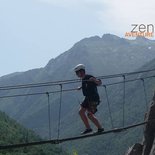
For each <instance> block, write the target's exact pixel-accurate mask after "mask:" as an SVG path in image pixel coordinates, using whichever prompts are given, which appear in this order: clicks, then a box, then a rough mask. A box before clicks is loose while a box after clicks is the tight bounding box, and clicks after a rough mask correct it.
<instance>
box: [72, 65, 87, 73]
mask: <svg viewBox="0 0 155 155" xmlns="http://www.w3.org/2000/svg"><path fill="white" fill-rule="evenodd" d="M81 69H83V70H85V66H84V65H83V64H78V65H77V66H75V67H74V71H75V72H77V71H79V70H81Z"/></svg>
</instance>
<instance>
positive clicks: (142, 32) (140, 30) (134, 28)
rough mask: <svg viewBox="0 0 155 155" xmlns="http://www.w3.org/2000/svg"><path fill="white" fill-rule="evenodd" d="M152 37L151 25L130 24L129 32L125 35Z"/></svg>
mask: <svg viewBox="0 0 155 155" xmlns="http://www.w3.org/2000/svg"><path fill="white" fill-rule="evenodd" d="M138 36H142V37H154V25H153V24H131V31H130V32H126V33H125V37H138Z"/></svg>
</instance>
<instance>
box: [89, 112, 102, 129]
mask: <svg viewBox="0 0 155 155" xmlns="http://www.w3.org/2000/svg"><path fill="white" fill-rule="evenodd" d="M87 115H88V118H89V119H90V120H91V121H92V122H93V123H94V124H95V125H96V127H97V128H98V129H102V126H101V124H100V122H99V121H98V119H97V118H96V117H95V115H94V114H92V113H91V112H88V114H87Z"/></svg>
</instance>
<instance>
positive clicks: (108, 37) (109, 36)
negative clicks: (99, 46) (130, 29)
mask: <svg viewBox="0 0 155 155" xmlns="http://www.w3.org/2000/svg"><path fill="white" fill-rule="evenodd" d="M102 39H105V40H119V39H121V38H120V37H118V36H116V35H113V34H110V33H107V34H104V35H103V36H102Z"/></svg>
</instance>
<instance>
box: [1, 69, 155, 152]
mask: <svg viewBox="0 0 155 155" xmlns="http://www.w3.org/2000/svg"><path fill="white" fill-rule="evenodd" d="M149 73H150V74H149ZM142 74H145V76H141V75H142ZM130 75H133V78H127V77H128V76H130ZM97 78H99V79H101V80H103V81H104V80H106V79H110V82H108V83H104V82H103V85H102V86H100V87H102V88H104V91H105V96H106V100H107V108H108V112H109V117H110V124H111V129H110V130H107V131H104V132H101V133H91V134H87V135H80V136H74V137H67V138H60V128H61V125H60V121H61V112H62V94H63V92H73V91H75V90H77V88H68V89H63V86H64V85H67V84H72V83H79V82H81V80H79V79H73V80H64V81H54V82H44V83H30V84H23V85H10V86H1V87H0V91H1V92H2V91H6V90H7V91H10V90H16V89H17V90H20V89H26V88H39V87H40V88H42V87H48V86H50V87H52V86H59V87H60V90H56V91H45V92H34V93H23V94H22V93H19V94H13V95H2V96H0V99H8V98H15V97H26V96H36V95H46V96H47V102H48V130H49V140H44V141H37V142H27V143H20V144H7V145H0V150H3V149H14V148H20V147H28V146H34V145H43V144H59V143H64V142H67V141H73V140H78V139H84V138H89V137H95V136H100V135H105V134H110V133H119V132H122V131H126V130H129V129H131V128H135V127H138V126H142V125H145V124H147V123H148V121H144V122H139V123H136V124H131V125H127V126H125V119H124V118H125V103H126V84H127V83H130V82H133V81H141V82H142V87H143V91H144V98H145V104H146V109H147V108H148V100H147V90H146V82H145V80H146V79H151V78H155V69H150V70H143V71H137V72H130V73H122V74H115V75H108V76H99V77H97ZM114 78H121V79H122V80H119V81H116V80H112V79H114ZM117 84H123V88H122V89H123V95H122V98H123V103H122V111H123V113H122V126H121V127H119V128H115V127H114V122H113V118H112V112H111V108H110V100H109V95H108V94H109V93H108V90H107V88H108V87H109V86H113V85H117ZM51 94H59V95H60V96H59V112H58V128H57V131H58V132H57V133H58V134H57V138H56V139H52V138H51V137H52V136H51V110H50V109H51V107H50V95H51ZM150 121H155V120H149V122H150Z"/></svg>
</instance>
